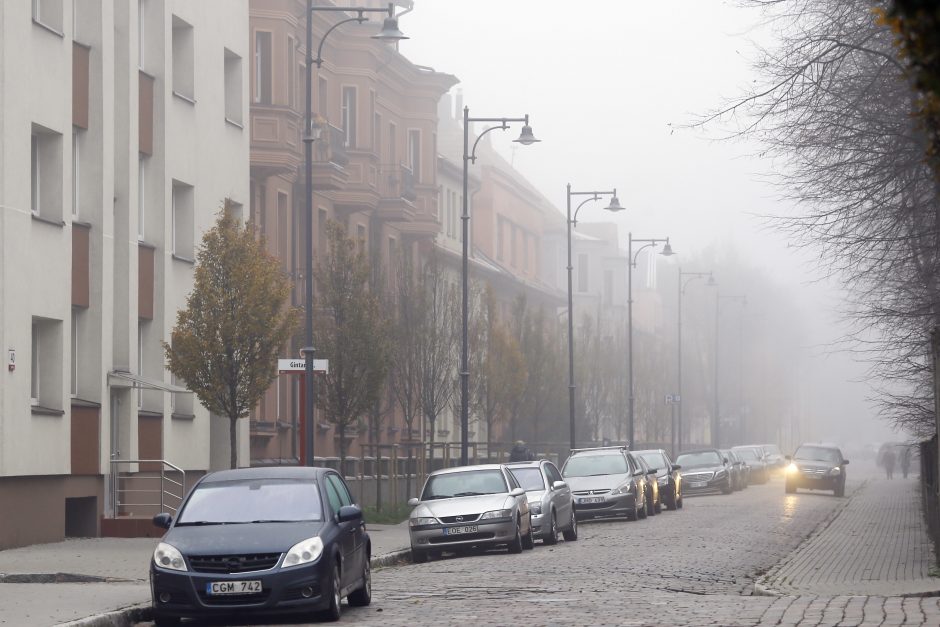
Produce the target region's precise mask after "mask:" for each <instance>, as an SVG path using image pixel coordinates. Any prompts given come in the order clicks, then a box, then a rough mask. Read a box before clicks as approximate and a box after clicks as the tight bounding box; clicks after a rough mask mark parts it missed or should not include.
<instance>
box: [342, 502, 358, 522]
mask: <svg viewBox="0 0 940 627" xmlns="http://www.w3.org/2000/svg"><path fill="white" fill-rule="evenodd" d="M351 520H362V509H360V508H359V506H358V505H343V506H342V507H340V508H339V511H338V512H336V521H337V522H341V523H344V522H349V521H351Z"/></svg>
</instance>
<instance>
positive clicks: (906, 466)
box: [901, 446, 911, 479]
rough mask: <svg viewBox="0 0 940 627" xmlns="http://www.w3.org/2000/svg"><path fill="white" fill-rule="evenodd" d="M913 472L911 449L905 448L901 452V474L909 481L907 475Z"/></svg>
mask: <svg viewBox="0 0 940 627" xmlns="http://www.w3.org/2000/svg"><path fill="white" fill-rule="evenodd" d="M910 471H911V447H910V446H905V447H904V449H903V450H902V451H901V473H902V474H903V475H904V478H905V479H907V473H909V472H910Z"/></svg>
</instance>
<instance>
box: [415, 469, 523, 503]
mask: <svg viewBox="0 0 940 627" xmlns="http://www.w3.org/2000/svg"><path fill="white" fill-rule="evenodd" d="M506 485H507V484H506V477H505V476H504V475H503V472H502V471H501V470H498V469H492V468H487V469H485V470H465V471H461V472H447V473H442V474H439V475H431V476H430V477H429V478H428V482H427V483H426V484H425V485H424V491H423V492H422V494H421V500H422V501H427V500H431V499H449V498H453V497H455V496H476V495H481V494H505V493H506V492H509V490H510V488H507V487H506Z"/></svg>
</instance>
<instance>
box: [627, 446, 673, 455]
mask: <svg viewBox="0 0 940 627" xmlns="http://www.w3.org/2000/svg"><path fill="white" fill-rule="evenodd" d="M665 452H666V450H665V449H661V448H645V449H643V450H641V451H633V453H634V454H635V455H639V454H640V453H665Z"/></svg>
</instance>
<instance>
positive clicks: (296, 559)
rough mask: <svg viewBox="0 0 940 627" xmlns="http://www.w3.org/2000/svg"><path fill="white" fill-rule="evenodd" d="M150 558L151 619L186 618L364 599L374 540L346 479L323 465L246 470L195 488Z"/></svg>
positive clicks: (168, 520)
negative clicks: (368, 531)
mask: <svg viewBox="0 0 940 627" xmlns="http://www.w3.org/2000/svg"><path fill="white" fill-rule="evenodd" d="M153 521H154V524H155V525H157V526H159V527H163V528H165V529H166V530H167V532H166V534H165V535H164V536H163V538H162V540H161V541H160V543H159V544H158V545H157V548H156V550H155V551H154V553H153V559H152V560H151V563H150V590H151V594H152V597H153V611H154V619H155V623H156V624H157V625H158V626H162V625H176V624H178V623H179V622H180V619H181V618H184V617H200V618H203V617H210V616H225V615H238V616H244V615H246V614H254V613H257V614H282V613H293V614H298V613H307V612H313V611H317V612H320V613H321V614H322V617H324V618H326V619H330V620H336V619H338V618H339V615H340V601H341V599H342V598H343V597H347V598H348V600H349V604H350V605H357V606H362V605H369V603H370V602H371V599H372V579H371V572H370V567H369V560H370V555H371V551H372V548H371V544H370V540H369V535H368V534H367V533H366V528H365V523H364V522H363V519H362V510H361V509H360V508H359V506H358V505H356V504H355V502H354V500H353V498H352V494H351V493H350V491H349V488H348V486H347V485H346V482H345V481H343V479H342V477H340V476H339V474H338V473H336V472H335V471H333V470H330V469H328V468H305V467H279V468H243V469H238V470H225V471H222V472H215V473H210V474H208V475H206V476H205V477H203V478H202V479H201V480H200V481H199V482H198V483H196V485H195V486H194V487H193V489H192V491H191V492H190V493H189V496H188V497H187V498H186V500H185V501H184V502H183V504H182V506H181V508H180V511H179V515H178V516H177V517H176V519H175V520H174V519H173V518H172V517H171V516H170V515H169V514H165V513H164V514H158V515H157V516H155V517H154V519H153Z"/></svg>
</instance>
